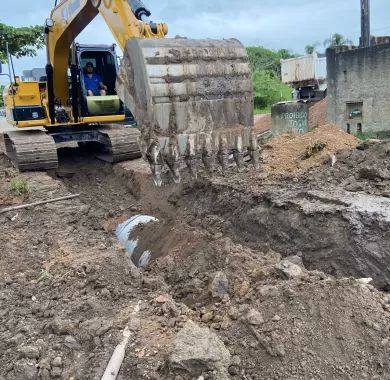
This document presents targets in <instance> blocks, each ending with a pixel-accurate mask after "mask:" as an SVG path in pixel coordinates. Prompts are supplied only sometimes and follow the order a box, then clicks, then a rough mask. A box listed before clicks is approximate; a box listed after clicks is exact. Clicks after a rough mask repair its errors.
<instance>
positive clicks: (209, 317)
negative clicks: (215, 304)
mask: <svg viewBox="0 0 390 380" xmlns="http://www.w3.org/2000/svg"><path fill="white" fill-rule="evenodd" d="M201 319H202V322H204V323H208V322H210V321H212V319H213V313H212V312H211V311H209V312H207V313H205V314H203V315H202V318H201Z"/></svg>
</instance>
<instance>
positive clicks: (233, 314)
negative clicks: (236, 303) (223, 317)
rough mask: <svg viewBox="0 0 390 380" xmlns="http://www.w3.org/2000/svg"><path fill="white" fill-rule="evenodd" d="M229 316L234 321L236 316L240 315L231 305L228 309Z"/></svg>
mask: <svg viewBox="0 0 390 380" xmlns="http://www.w3.org/2000/svg"><path fill="white" fill-rule="evenodd" d="M228 315H229V318H230V319H232V320H233V321H236V320H237V319H238V317H239V316H240V312H239V311H238V309H236V308H235V307H233V306H232V307H231V308H230V309H229V311H228Z"/></svg>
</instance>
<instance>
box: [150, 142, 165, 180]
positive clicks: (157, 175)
mask: <svg viewBox="0 0 390 380" xmlns="http://www.w3.org/2000/svg"><path fill="white" fill-rule="evenodd" d="M146 156H147V159H148V161H149V165H150V169H151V171H152V177H153V181H154V183H155V185H156V186H158V187H160V186H161V185H162V182H163V181H162V170H163V167H164V160H163V156H162V154H161V151H160V145H159V143H158V142H154V143H152V144H151V145H150V146H149V149H148V151H147V154H146Z"/></svg>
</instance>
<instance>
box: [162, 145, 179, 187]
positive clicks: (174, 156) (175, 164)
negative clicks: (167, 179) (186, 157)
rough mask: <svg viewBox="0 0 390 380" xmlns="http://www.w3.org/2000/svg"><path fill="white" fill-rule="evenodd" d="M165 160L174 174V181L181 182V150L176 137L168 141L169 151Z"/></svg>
mask: <svg viewBox="0 0 390 380" xmlns="http://www.w3.org/2000/svg"><path fill="white" fill-rule="evenodd" d="M165 162H166V164H167V166H168V168H169V170H170V172H171V174H172V178H173V181H174V182H175V183H180V181H181V177H180V162H179V150H178V146H177V141H176V139H175V138H171V139H170V140H169V143H168V149H167V153H166V155H165Z"/></svg>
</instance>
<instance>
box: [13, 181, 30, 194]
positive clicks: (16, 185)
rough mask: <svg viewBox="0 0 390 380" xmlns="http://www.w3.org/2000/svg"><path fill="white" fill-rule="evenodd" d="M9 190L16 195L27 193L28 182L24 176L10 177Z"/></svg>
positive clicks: (28, 190)
mask: <svg viewBox="0 0 390 380" xmlns="http://www.w3.org/2000/svg"><path fill="white" fill-rule="evenodd" d="M10 190H11V191H12V192H13V193H16V194H18V195H22V194H28V193H29V192H30V184H29V183H28V180H27V179H26V178H16V177H14V178H12V179H11V183H10Z"/></svg>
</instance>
